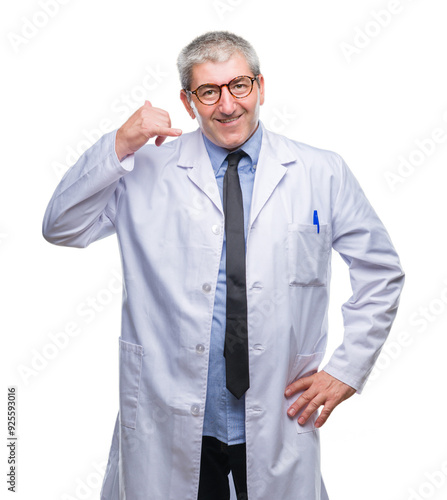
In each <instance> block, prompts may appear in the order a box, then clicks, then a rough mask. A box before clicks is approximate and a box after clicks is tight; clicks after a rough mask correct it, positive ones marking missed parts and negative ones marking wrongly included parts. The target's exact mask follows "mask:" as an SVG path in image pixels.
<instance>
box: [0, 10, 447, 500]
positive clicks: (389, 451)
mask: <svg viewBox="0 0 447 500" xmlns="http://www.w3.org/2000/svg"><path fill="white" fill-rule="evenodd" d="M44 1H48V4H51V5H52V9H53V12H52V14H51V16H48V15H45V9H44V7H43V5H44V4H43V2H42V1H41V2H39V1H37V2H36V1H30V0H22V1H21V2H9V3H8V6H7V7H2V11H3V12H2V14H1V19H2V29H1V38H0V40H1V41H0V51H1V59H0V60H1V61H2V77H1V81H0V85H1V93H0V99H1V139H2V141H1V143H2V177H1V184H0V190H1V192H0V203H1V218H0V266H1V267H0V280H1V281H0V283H1V304H2V311H1V317H0V321H1V332H2V341H3V342H2V346H3V348H2V349H1V359H0V366H1V376H2V384H1V385H2V387H1V391H0V394H1V399H2V402H1V405H0V408H1V410H0V411H1V413H2V420H1V422H2V424H1V433H0V434H1V435H2V436H3V443H4V444H3V445H2V452H1V457H0V460H1V464H2V466H1V470H2V479H1V485H0V488H1V490H2V491H1V495H2V497H3V494H4V493H5V492H7V488H6V460H7V449H6V433H7V429H6V399H7V397H6V395H7V387H8V386H11V385H15V386H17V390H18V436H19V440H18V460H19V465H18V492H17V493H16V494H15V496H14V495H13V494H12V493H8V498H9V497H10V498H16V499H30V498H33V499H37V500H39V499H45V500H52V499H57V500H68V499H70V500H73V499H79V500H80V499H90V498H91V499H94V498H96V499H97V498H99V490H100V485H101V480H102V471H103V468H104V464H105V462H106V460H107V456H108V451H109V446H110V441H111V436H112V431H113V425H114V421H115V417H116V413H117V408H118V399H117V382H118V379H117V373H118V372H117V370H118V365H117V353H118V349H117V347H118V340H117V338H118V336H119V327H120V294H119V293H117V292H116V287H117V286H118V284H119V280H118V279H117V278H116V275H117V274H118V275H119V273H120V269H119V255H118V248H117V245H116V241H115V238H114V237H110V238H107V239H106V240H103V241H101V242H98V243H96V244H94V245H92V246H91V247H89V248H88V249H84V250H78V249H68V248H60V247H55V246H51V245H50V244H48V243H47V242H45V241H44V239H43V238H42V236H41V221H42V217H43V214H44V211H45V208H46V205H47V203H48V201H49V199H50V197H51V194H52V192H53V190H54V189H55V187H56V185H57V182H58V180H59V178H60V177H61V175H62V173H63V172H64V170H65V169H66V168H67V167H68V166H69V165H70V164H71V163H73V161H74V159H75V157H74V152H73V151H76V150H78V154H79V153H80V152H81V151H82V150H83V149H85V148H86V147H88V145H89V144H91V143H92V142H93V141H94V140H95V139H94V137H95V134H97V133H102V132H99V131H98V129H102V131H103V132H104V131H106V130H111V129H113V128H116V127H118V126H119V125H120V124H121V123H122V122H123V121H124V120H125V119H126V118H127V117H128V116H129V115H130V114H131V112H132V111H133V110H135V109H137V108H138V107H139V106H140V105H141V104H142V103H143V100H144V99H145V98H147V99H150V100H151V101H152V103H153V105H155V106H158V107H161V108H164V109H166V110H167V111H169V113H170V115H171V119H172V124H173V126H174V127H178V128H182V129H183V130H184V131H191V130H193V129H194V128H195V127H196V124H195V123H194V122H192V120H191V119H190V118H189V116H188V115H187V113H186V112H185V110H184V109H183V107H182V105H181V102H180V100H179V98H178V95H179V82H178V76H177V73H176V66H175V61H176V57H177V54H178V52H179V51H180V49H181V48H182V47H183V46H184V45H185V44H186V43H188V42H189V41H190V40H191V39H192V38H194V37H195V36H197V35H199V34H201V33H203V32H205V31H208V30H211V29H228V30H231V31H234V32H236V33H238V34H241V35H242V36H244V37H246V38H247V39H248V40H249V41H250V42H252V44H253V45H254V46H255V48H256V49H257V52H258V54H259V56H260V59H261V69H262V72H263V74H264V77H265V80H266V102H265V104H264V107H263V108H262V110H261V118H262V120H263V121H264V123H265V125H266V126H267V127H268V128H271V129H273V130H275V131H278V132H281V133H284V134H285V135H287V136H288V137H291V138H293V139H296V140H299V141H302V142H305V143H308V144H312V145H314V146H317V147H321V148H324V149H332V150H335V151H337V152H338V153H340V154H341V155H342V156H343V157H344V159H345V160H346V161H347V163H348V165H349V166H350V167H351V169H352V170H353V172H354V174H355V175H356V177H357V178H358V179H359V181H360V183H361V185H362V186H363V188H364V190H365V192H366V194H367V196H368V198H369V199H370V201H371V203H372V204H373V206H374V207H375V209H376V210H377V212H378V214H379V216H380V217H381V218H382V220H383V222H384V223H385V225H386V227H387V228H388V230H389V232H390V235H391V237H392V240H393V242H394V244H395V246H396V248H397V250H398V253H399V254H400V256H401V261H402V264H403V267H404V269H405V271H406V273H407V281H406V286H405V289H404V293H403V295H402V300H401V307H400V310H399V314H398V317H397V320H396V322H395V325H394V327H393V331H392V333H391V335H390V338H389V341H388V343H387V347H386V348H385V350H384V351H383V352H382V354H381V356H380V358H379V362H378V365H377V368H376V369H375V372H374V376H373V377H372V380H370V382H369V383H368V384H367V386H366V388H365V390H364V392H363V394H362V395H361V396H357V395H356V396H354V397H352V398H351V399H350V400H349V401H347V402H345V403H343V404H342V405H341V406H339V407H338V408H337V409H336V410H335V412H334V413H333V414H332V416H331V418H330V419H329V421H328V423H327V424H326V425H325V426H324V427H323V428H322V430H321V439H322V470H323V475H324V478H325V482H326V486H327V489H328V492H329V496H330V498H331V500H351V499H352V500H359V499H362V500H377V499H378V498H380V499H381V500H414V499H420V498H424V499H425V498H433V499H441V498H445V494H446V491H447V479H446V475H447V466H446V463H447V446H446V445H447V431H446V428H445V409H446V405H445V381H446V370H445V359H444V358H445V351H446V348H447V342H446V338H445V334H444V333H445V326H446V317H447V313H446V303H447V268H446V265H445V256H446V250H447V249H446V245H447V239H446V238H445V212H446V208H447V196H446V187H445V183H446V180H447V176H446V173H445V168H446V159H447V146H446V144H447V141H446V139H447V135H446V134H447V96H446V92H445V89H446V88H447V71H446V47H447V30H446V27H445V19H446V11H445V1H444V0H432V1H425V2H423V1H422V0H413V1H409V0H401V2H399V1H398V0H394V1H393V2H391V6H390V5H389V4H388V3H387V2H385V1H378V0H374V1H369V0H368V1H362V2H359V1H356V0H338V1H336V2H335V1H333V0H314V1H312V2H308V1H301V0H300V1H293V2H292V1H287V2H286V1H277V2H266V1H259V0H221V1H207V2H205V1H202V2H185V1H169V2H144V1H142V0H126V2H120V1H112V0H90V1H88V0H77V1H74V0H72V1H69V0H64V5H62V0H61V1H60V3H55V2H56V0H44ZM384 9H387V11H388V12H390V10H391V11H393V12H394V13H392V14H386V13H385V12H381V15H380V16H379V17H380V19H381V22H382V24H386V26H381V25H380V24H379V23H378V21H377V20H376V21H375V15H374V13H378V12H379V11H383V10H384ZM397 11H398V12H397ZM31 23H32V24H33V25H34V26H35V27H34V29H33V28H32V26H31ZM36 25H39V27H36ZM359 30H362V31H364V30H366V31H367V32H368V33H369V35H365V34H363V35H361V34H360V31H359ZM24 35H25V36H26V37H27V38H25V37H24ZM343 44H345V45H343ZM347 44H351V48H355V44H357V46H358V47H357V48H355V52H354V51H352V53H351V55H350V56H348V54H347V50H348V48H347V47H348V45H347ZM360 45H363V46H364V47H362V48H359V46H360ZM343 47H344V48H343ZM143 84H145V85H146V87H147V88H146V89H145V88H144V86H143ZM126 96H127V97H126ZM129 96H130V97H129ZM126 99H129V100H130V101H126ZM436 129H441V130H440V131H439V130H438V132H437V133H438V135H437V137H438V138H439V137H442V140H441V139H440V140H439V141H438V143H437V144H435V143H431V144H429V143H427V142H424V141H425V140H426V139H427V138H429V137H431V136H432V134H433V132H434V131H435V130H436ZM435 133H436V132H435ZM416 141H422V142H419V143H417V142H416ZM421 144H425V146H424V145H422V146H421ZM421 148H422V149H425V151H426V153H424V152H422V153H421V150H422V149H421ZM416 150H419V153H418V152H416V153H415V152H414V151H416ZM402 159H406V160H409V159H411V160H412V161H414V163H417V164H418V165H417V166H416V167H415V168H414V169H411V168H408V166H407V168H406V170H405V171H403V170H402V168H401V172H403V173H404V174H405V177H403V176H401V177H399V178H396V179H398V180H400V182H397V183H396V184H394V186H393V185H391V184H390V182H388V181H387V179H386V177H385V174H386V172H391V173H394V174H395V175H399V174H398V167H399V164H400V162H401V160H402ZM396 179H395V180H396ZM349 296H350V288H349V279H348V273H347V271H346V266H345V265H344V263H343V262H342V261H341V259H340V258H339V257H338V255H334V260H333V281H332V296H331V316H330V344H329V346H328V355H330V353H331V352H332V350H333V349H334V348H335V347H336V346H337V345H338V344H339V343H340V341H341V337H342V332H343V326H342V318H341V314H340V306H341V304H342V303H343V302H344V301H346V300H347V299H348V298H349ZM92 298H93V299H95V300H96V301H97V302H96V303H97V304H98V305H99V306H100V307H98V309H99V308H101V310H97V311H95V310H94V309H93V308H92V306H89V305H88V304H89V301H91V300H92ZM101 304H102V305H101ZM424 308H425V310H426V311H428V313H427V312H426V313H424ZM422 314H428V316H426V318H427V319H421V318H423V316H422ZM70 328H74V330H75V332H76V335H74V336H73V335H72V336H70V337H68V336H67V334H62V333H61V332H64V330H66V329H67V330H69V329H70ZM57 334H58V335H57ZM55 338H58V339H59V344H60V343H61V342H62V340H61V339H63V338H65V345H64V346H62V344H60V346H61V347H60V348H58V347H57V345H56V342H55V341H54V339H55ZM52 339H53V340H52ZM50 358H51V359H50ZM442 467H443V468H444V471H445V472H444V473H441V472H439V473H437V474H435V472H436V471H440V470H441V468H442ZM98 471H99V472H98ZM412 492H414V493H412ZM3 498H6V497H3ZM253 500H256V499H253ZM275 500H276V499H275ZM278 500H280V499H278ZM302 500H306V499H302Z"/></svg>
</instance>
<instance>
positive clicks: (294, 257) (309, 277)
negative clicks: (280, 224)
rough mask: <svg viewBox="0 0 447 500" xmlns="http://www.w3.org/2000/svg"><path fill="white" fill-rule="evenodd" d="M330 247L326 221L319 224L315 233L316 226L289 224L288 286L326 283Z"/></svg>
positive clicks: (330, 241)
mask: <svg viewBox="0 0 447 500" xmlns="http://www.w3.org/2000/svg"><path fill="white" fill-rule="evenodd" d="M331 246H332V240H331V228H330V226H329V225H328V224H321V225H320V231H319V232H318V230H317V226H316V225H308V224H295V223H294V224H289V225H288V232H287V247H288V249H287V252H288V254H287V257H288V266H289V286H292V287H293V286H297V287H298V286H299V287H305V286H326V285H327V274H328V263H329V256H330V252H331Z"/></svg>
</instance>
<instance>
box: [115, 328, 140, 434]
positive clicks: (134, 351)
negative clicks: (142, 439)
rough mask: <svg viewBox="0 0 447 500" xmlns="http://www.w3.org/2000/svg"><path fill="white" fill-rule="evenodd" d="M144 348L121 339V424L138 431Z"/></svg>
mask: <svg viewBox="0 0 447 500" xmlns="http://www.w3.org/2000/svg"><path fill="white" fill-rule="evenodd" d="M142 364H143V346H141V345H138V344H132V343H130V342H126V341H125V340H122V339H121V337H120V338H119V400H120V422H121V425H123V426H124V427H130V428H131V429H136V424H137V410H138V399H139V393H140V379H141V368H142Z"/></svg>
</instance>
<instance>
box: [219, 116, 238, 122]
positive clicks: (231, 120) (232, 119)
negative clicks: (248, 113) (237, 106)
mask: <svg viewBox="0 0 447 500" xmlns="http://www.w3.org/2000/svg"><path fill="white" fill-rule="evenodd" d="M238 118H239V117H236V118H231V119H230V120H219V121H220V122H221V123H230V122H234V121H235V120H237V119H238Z"/></svg>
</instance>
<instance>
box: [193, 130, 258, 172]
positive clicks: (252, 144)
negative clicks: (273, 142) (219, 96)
mask: <svg viewBox="0 0 447 500" xmlns="http://www.w3.org/2000/svg"><path fill="white" fill-rule="evenodd" d="M202 137H203V141H204V143H205V147H206V150H207V152H208V156H209V157H210V160H211V165H212V166H213V170H214V173H215V174H217V172H218V171H219V169H220V167H221V166H222V164H223V162H224V161H225V158H226V157H227V156H228V154H229V153H230V151H228V149H225V148H221V147H220V146H217V145H216V144H214V142H211V141H210V140H209V139H208V137H206V136H205V135H204V134H203V133H202ZM261 142H262V126H261V122H260V121H259V123H258V128H257V129H256V132H255V133H254V134H253V135H252V136H251V137H250V139H248V141H246V142H244V144H242V146H241V147H240V148H239V149H242V150H243V151H244V152H245V153H247V155H248V156H249V157H250V160H251V167H252V168H255V167H256V164H257V163H258V158H259V152H260V150H261Z"/></svg>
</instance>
